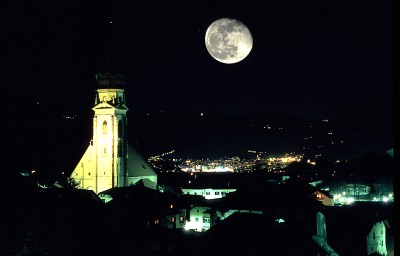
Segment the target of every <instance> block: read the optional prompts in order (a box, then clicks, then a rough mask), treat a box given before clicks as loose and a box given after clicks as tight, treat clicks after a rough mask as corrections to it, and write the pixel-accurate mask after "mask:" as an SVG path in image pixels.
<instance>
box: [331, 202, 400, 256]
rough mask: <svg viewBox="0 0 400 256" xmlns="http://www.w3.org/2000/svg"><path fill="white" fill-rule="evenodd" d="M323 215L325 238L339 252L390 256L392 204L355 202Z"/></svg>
mask: <svg viewBox="0 0 400 256" xmlns="http://www.w3.org/2000/svg"><path fill="white" fill-rule="evenodd" d="M323 214H324V216H325V221H326V235H327V241H328V243H329V245H330V246H331V247H332V248H333V249H334V250H335V251H336V252H337V253H338V254H339V255H371V254H374V253H376V254H378V255H393V239H392V238H393V230H392V229H391V228H390V227H391V226H392V225H391V223H393V217H394V212H393V204H388V203H386V204H384V203H379V202H356V203H354V204H352V205H349V206H342V207H327V208H325V209H324V211H323Z"/></svg>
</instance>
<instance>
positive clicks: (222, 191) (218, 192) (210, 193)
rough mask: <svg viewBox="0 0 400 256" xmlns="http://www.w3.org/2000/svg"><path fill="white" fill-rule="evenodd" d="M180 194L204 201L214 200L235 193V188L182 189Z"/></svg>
mask: <svg viewBox="0 0 400 256" xmlns="http://www.w3.org/2000/svg"><path fill="white" fill-rule="evenodd" d="M181 190H182V193H183V194H186V195H200V196H203V197H204V198H205V199H215V198H222V197H225V196H226V194H228V193H232V192H235V191H236V189H235V188H182V189H181Z"/></svg>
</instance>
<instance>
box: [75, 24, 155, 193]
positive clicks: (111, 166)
mask: <svg viewBox="0 0 400 256" xmlns="http://www.w3.org/2000/svg"><path fill="white" fill-rule="evenodd" d="M113 24H114V22H113V21H112V20H110V22H108V23H107V26H108V33H106V35H108V36H106V39H107V40H105V43H106V53H105V57H106V58H105V62H104V64H103V67H100V68H99V70H106V72H102V73H98V74H96V82H97V89H96V97H95V102H94V107H93V108H92V109H93V111H94V116H93V138H92V140H91V142H90V144H89V146H88V148H87V150H86V151H85V153H84V155H83V156H82V158H81V160H80V161H79V163H78V164H77V165H76V167H75V169H74V171H73V172H72V174H71V176H70V178H73V179H74V180H75V181H76V182H78V183H79V188H81V189H88V190H93V191H94V192H96V194H98V193H101V192H103V191H106V190H108V189H111V188H115V187H125V186H130V185H134V184H136V183H137V182H139V181H142V182H143V183H144V184H145V185H146V186H147V187H149V188H152V189H157V186H158V185H157V173H156V172H155V171H154V170H153V168H152V167H151V166H150V165H149V163H148V162H147V161H146V160H145V159H144V158H143V157H142V156H141V155H140V154H139V152H138V151H137V150H136V149H135V148H134V147H133V146H132V145H128V136H127V135H128V122H127V115H126V112H127V111H128V108H127V104H126V98H125V78H124V76H122V75H116V74H120V72H118V71H117V70H118V68H117V66H118V63H119V62H120V61H119V58H118V57H121V55H118V54H117V50H118V49H119V48H118V47H116V45H115V44H116V43H117V42H116V41H115V40H117V39H118V38H119V37H118V36H117V35H114V34H113V32H115V31H114V30H112V27H111V25H113ZM99 63H103V62H101V61H100V62H99ZM99 65H100V64H99ZM100 66H102V65H100Z"/></svg>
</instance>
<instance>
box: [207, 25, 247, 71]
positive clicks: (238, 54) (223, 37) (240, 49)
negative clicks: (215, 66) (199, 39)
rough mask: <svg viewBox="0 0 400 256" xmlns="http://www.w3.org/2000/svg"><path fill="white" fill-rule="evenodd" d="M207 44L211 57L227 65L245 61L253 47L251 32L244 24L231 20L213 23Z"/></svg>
mask: <svg viewBox="0 0 400 256" xmlns="http://www.w3.org/2000/svg"><path fill="white" fill-rule="evenodd" d="M205 42H206V47H207V51H208V52H209V53H210V55H211V56H212V57H213V58H214V59H216V60H217V61H219V62H222V63H225V64H232V63H237V62H239V61H241V60H243V59H244V58H246V57H247V55H249V53H250V51H251V49H252V47H253V37H252V36H251V33H250V30H249V29H248V28H247V27H246V25H244V24H243V23H242V22H240V21H238V20H236V19H231V18H222V19H219V20H216V21H214V22H213V23H211V25H210V26H209V27H208V29H207V31H206V36H205Z"/></svg>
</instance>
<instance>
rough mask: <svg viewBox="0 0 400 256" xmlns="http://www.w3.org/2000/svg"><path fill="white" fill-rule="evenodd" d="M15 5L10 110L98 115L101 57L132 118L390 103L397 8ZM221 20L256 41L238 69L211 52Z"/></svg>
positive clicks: (7, 10) (9, 21)
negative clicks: (154, 113) (210, 36)
mask: <svg viewBox="0 0 400 256" xmlns="http://www.w3.org/2000/svg"><path fill="white" fill-rule="evenodd" d="M11 2H12V3H6V4H4V6H3V8H2V9H3V11H4V13H3V14H2V17H3V18H4V21H3V22H2V25H3V26H4V29H3V33H2V34H3V36H4V35H5V36H4V37H3V39H2V41H3V43H5V45H4V46H3V51H4V52H3V56H5V59H3V60H5V61H4V62H5V63H7V65H6V66H7V69H6V75H5V76H4V77H3V84H4V85H5V87H6V88H8V89H11V90H12V92H10V93H12V94H13V95H14V96H13V97H12V100H13V101H14V100H19V101H27V102H29V101H33V102H35V101H37V100H38V101H42V102H48V104H55V105H57V104H58V105H68V106H71V107H82V108H85V109H87V108H90V107H92V104H93V99H94V89H95V73H96V72H98V71H101V70H102V69H103V68H104V67H105V64H104V63H105V56H106V49H108V53H109V55H108V56H111V57H112V61H110V62H108V64H109V65H108V67H110V70H115V71H118V72H121V73H123V74H124V75H125V76H126V86H127V88H126V89H127V97H128V107H129V108H130V109H132V110H144V111H146V110H166V111H168V110H185V111H215V112H219V113H224V114H240V113H248V112H259V111H261V112H263V111H273V110H278V111H284V112H289V113H292V114H296V115H302V116H309V117H317V118H324V117H331V116H333V115H334V114H335V113H336V111H337V110H338V108H339V107H340V106H341V105H342V104H343V103H348V102H352V101H353V100H355V99H357V100H359V99H364V98H365V99H369V100H370V99H376V102H377V104H379V102H382V103H384V102H387V101H388V100H389V101H390V100H393V68H392V65H393V15H392V14H393V7H392V2H391V1H370V0H367V1H365V0H358V1H357V0H346V1H344V0H343V1H341V0H340V1H320V0H319V1H295V0H287V1H252V0H248V1H206V0H204V1H186V3H184V4H183V3H181V2H176V1H143V2H145V3H142V2H140V4H138V3H137V2H136V1H128V0H117V1H103V0H102V1H77V0H69V1H47V0H45V1H25V0H23V1H19V2H18V1H11ZM224 17H229V18H235V19H237V20H239V21H241V22H243V23H244V24H245V25H246V26H247V27H248V28H249V29H250V31H251V33H252V36H253V42H254V45H253V49H252V51H251V52H250V54H249V55H248V57H247V58H246V59H244V60H243V61H241V62H239V63H236V64H223V63H220V62H217V61H216V60H215V59H213V58H212V57H211V56H210V55H209V54H208V52H207V50H206V47H205V43H204V36H205V32H206V30H207V27H208V26H209V25H210V24H211V23H212V22H213V21H215V20H217V19H220V18H224ZM110 20H112V21H113V24H112V25H110V24H109V21H110ZM110 26H112V27H110ZM107 45H108V47H107ZM4 62H3V63H4Z"/></svg>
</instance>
